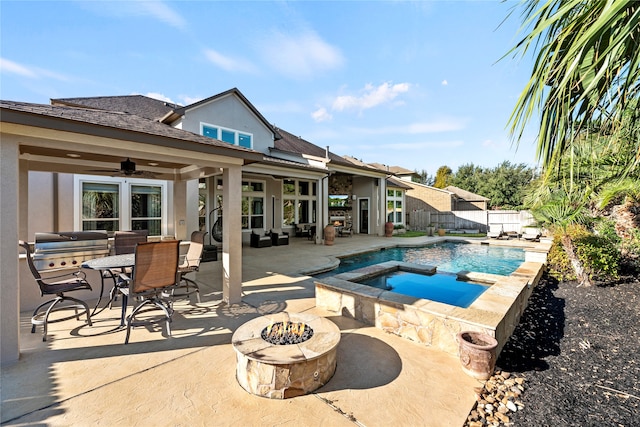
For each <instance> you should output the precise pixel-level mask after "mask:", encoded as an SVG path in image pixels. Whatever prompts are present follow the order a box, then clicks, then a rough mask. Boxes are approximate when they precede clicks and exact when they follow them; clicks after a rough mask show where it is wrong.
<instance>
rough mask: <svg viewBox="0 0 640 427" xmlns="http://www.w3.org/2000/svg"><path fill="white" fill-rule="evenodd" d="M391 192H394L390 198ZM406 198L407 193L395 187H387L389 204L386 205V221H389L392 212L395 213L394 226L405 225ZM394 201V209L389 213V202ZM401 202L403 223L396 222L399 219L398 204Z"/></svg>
mask: <svg viewBox="0 0 640 427" xmlns="http://www.w3.org/2000/svg"><path fill="white" fill-rule="evenodd" d="M389 191H393V196H389ZM398 192H399V193H400V196H398V195H397V193H398ZM404 196H405V192H404V191H402V190H399V189H397V188H394V187H387V203H386V207H385V210H386V215H385V220H388V219H389V214H390V213H391V212H393V221H391V222H393V224H394V225H404V210H405V201H404ZM391 201H393V209H392V210H391V212H390V211H389V202H391ZM397 201H399V202H400V203H401V206H402V210H401V211H400V213H401V215H400V217H401V218H402V220H401V221H396V218H397V216H398V215H397V213H398V210H397V209H396V202H397Z"/></svg>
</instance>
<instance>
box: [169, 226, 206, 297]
mask: <svg viewBox="0 0 640 427" xmlns="http://www.w3.org/2000/svg"><path fill="white" fill-rule="evenodd" d="M206 235H207V232H206V231H194V232H193V233H191V242H190V243H189V250H188V251H187V255H186V256H185V258H184V261H183V262H182V264H180V266H178V273H179V274H180V280H179V281H178V286H177V287H176V288H175V289H184V290H185V291H184V292H183V293H179V294H177V293H175V290H174V292H173V295H172V296H174V297H184V296H188V295H191V294H193V293H195V294H196V296H197V298H198V302H200V288H199V287H198V283H196V282H195V281H194V280H191V279H189V278H188V277H187V276H186V275H187V274H189V273H193V272H196V271H198V270H199V269H200V261H201V259H202V251H203V249H204V238H205V236H206ZM190 287H191V288H193V290H189V288H190Z"/></svg>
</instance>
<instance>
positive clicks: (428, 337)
mask: <svg viewBox="0 0 640 427" xmlns="http://www.w3.org/2000/svg"><path fill="white" fill-rule="evenodd" d="M399 269H402V270H405V271H414V272H422V273H426V274H429V273H433V272H435V270H436V268H435V267H431V266H420V265H416V264H408V263H404V262H397V261H389V262H385V263H381V264H377V265H374V266H369V267H364V268H361V269H358V270H354V271H351V272H348V273H342V274H338V275H335V276H331V277H327V278H323V279H319V280H316V282H315V287H316V306H317V307H319V308H323V309H326V310H328V311H331V312H335V313H339V314H341V315H343V316H345V315H346V316H351V317H353V318H355V319H357V320H359V321H361V322H363V323H366V324H370V325H375V326H376V327H378V328H380V329H383V330H385V331H387V332H391V333H394V334H396V335H399V336H402V337H404V338H408V339H410V340H412V341H416V342H419V343H421V344H424V345H426V346H428V347H432V348H436V349H438V350H441V351H444V352H446V353H449V354H453V355H458V342H457V339H456V336H457V334H458V333H459V332H461V331H478V332H483V333H486V334H488V335H490V336H492V337H494V338H496V340H497V341H498V348H497V354H500V351H501V350H502V347H503V346H504V344H505V343H506V342H507V340H508V339H509V337H510V336H511V334H512V333H513V330H514V329H515V327H516V325H517V324H518V322H519V321H520V316H521V315H522V312H523V311H524V309H525V308H526V306H527V302H528V300H529V296H530V295H531V292H532V290H533V287H534V286H536V285H537V283H538V282H539V280H540V277H541V276H542V272H543V270H544V263H543V262H534V261H526V258H525V262H524V263H522V264H521V265H520V267H519V268H518V269H517V270H516V271H515V272H513V273H512V274H511V275H510V276H499V275H495V274H485V273H474V272H460V273H458V276H459V277H460V278H462V279H464V280H469V281H473V282H477V283H483V284H489V285H491V286H490V288H489V289H487V290H486V291H485V292H484V293H482V294H481V295H480V296H479V297H478V298H477V299H476V300H475V301H474V302H473V303H472V304H471V305H470V306H469V307H468V308H461V307H456V306H453V305H448V304H443V303H440V302H436V301H430V300H425V299H419V298H415V297H410V296H406V295H401V294H398V293H395V292H390V291H385V290H382V289H377V288H374V287H371V286H367V285H362V284H360V283H356V282H355V281H357V280H365V279H367V278H370V277H372V276H376V275H380V274H383V273H386V272H389V271H394V270H399Z"/></svg>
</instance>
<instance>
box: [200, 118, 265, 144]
mask: <svg viewBox="0 0 640 427" xmlns="http://www.w3.org/2000/svg"><path fill="white" fill-rule="evenodd" d="M205 127H208V128H216V129H217V131H216V133H217V136H216V139H218V140H220V141H222V131H223V130H224V131H227V132H233V134H234V137H233V145H237V146H240V134H243V135H248V136H250V137H251V147H245V148H250V149H252V150H253V134H252V133H251V132H245V131H241V130H237V129H232V128H228V127H226V126H220V125H214V124H213V123H206V122H200V135H204V128H205ZM223 142H227V141H223ZM227 144H229V142H227Z"/></svg>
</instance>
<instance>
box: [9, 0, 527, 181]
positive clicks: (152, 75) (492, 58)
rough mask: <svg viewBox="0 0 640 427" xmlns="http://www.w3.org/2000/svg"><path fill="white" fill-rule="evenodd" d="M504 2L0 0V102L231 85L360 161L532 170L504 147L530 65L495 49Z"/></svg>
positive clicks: (184, 92) (185, 99) (511, 19)
mask: <svg viewBox="0 0 640 427" xmlns="http://www.w3.org/2000/svg"><path fill="white" fill-rule="evenodd" d="M516 5H517V3H515V2H513V1H506V2H502V1H498V0H496V1H297V2H296V1H275V2H271V1H253V2H249V1H229V2H227V1H205V0H200V1H110V2H102V1H71V0H70V1H42V2H35V1H11V0H9V1H8V0H0V24H1V25H0V40H1V41H0V99H3V100H11V101H22V102H33V103H40V104H49V103H50V99H52V98H54V99H55V98H73V97H90V96H116V95H134V94H142V95H146V96H150V97H153V98H157V99H161V100H165V101H169V102H173V103H177V104H180V105H188V104H191V103H193V102H196V101H198V100H201V99H204V98H208V97H210V96H213V95H216V94H218V93H221V92H224V91H226V90H228V89H231V88H234V87H235V88H238V89H239V90H240V91H241V92H242V93H243V94H244V95H245V96H246V97H247V99H248V100H249V101H250V102H251V103H252V104H253V105H254V106H255V107H256V108H257V109H258V110H259V111H260V112H261V113H262V115H263V116H264V117H265V118H266V119H267V120H268V121H269V122H270V123H272V124H274V125H275V126H277V127H279V128H282V129H285V130H286V131H288V132H290V133H293V134H295V135H299V136H300V137H302V138H304V139H306V140H308V141H310V142H312V143H314V144H316V145H318V146H320V147H323V148H324V147H327V146H328V147H329V149H330V150H331V151H332V152H333V153H336V154H338V155H348V156H352V157H355V158H357V159H359V160H361V161H364V162H366V163H381V164H384V165H389V166H402V167H404V168H407V169H410V170H416V171H419V172H420V171H423V170H424V171H426V172H427V173H428V174H430V175H435V174H436V171H437V169H438V168H439V167H440V166H445V165H446V166H448V167H450V168H451V169H452V170H453V171H454V172H455V171H456V170H457V168H458V167H460V166H461V165H468V164H471V163H472V164H474V165H476V166H482V167H486V168H493V167H496V166H498V165H499V164H500V163H502V162H504V161H509V162H511V163H512V164H520V163H525V164H527V165H530V166H535V165H536V164H537V162H536V158H535V148H534V142H533V139H534V137H535V133H533V132H531V131H530V130H527V131H526V132H525V134H524V137H523V139H522V140H521V142H520V144H519V146H518V147H517V148H516V147H515V146H514V145H513V144H512V139H511V138H510V135H509V132H508V120H509V116H510V114H511V112H512V110H513V108H514V106H515V104H516V101H517V99H518V97H519V95H520V92H521V91H522V90H523V88H524V87H525V84H526V82H527V81H528V78H529V76H530V74H531V68H532V60H531V58H522V57H514V56H513V55H507V56H506V57H505V55H506V54H507V53H508V52H509V50H510V49H511V48H512V47H513V46H514V45H515V44H516V43H517V41H518V40H519V37H520V36H521V35H522V34H520V33H519V28H520V27H521V24H522V22H521V17H520V14H519V10H517V11H516V12H515V13H512V14H511V15H510V12H512V9H513V7H514V6H516ZM501 58H502V59H501ZM529 129H530V128H529Z"/></svg>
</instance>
